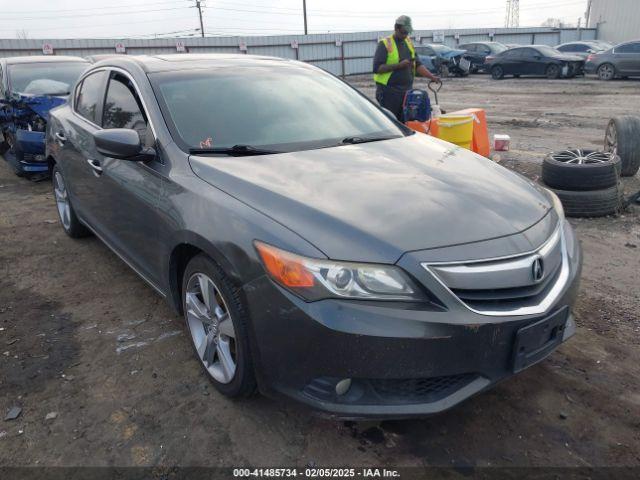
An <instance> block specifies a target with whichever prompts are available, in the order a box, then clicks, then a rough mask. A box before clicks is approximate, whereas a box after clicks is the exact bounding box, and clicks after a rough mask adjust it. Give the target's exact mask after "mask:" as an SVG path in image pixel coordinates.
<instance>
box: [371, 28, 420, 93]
mask: <svg viewBox="0 0 640 480" xmlns="http://www.w3.org/2000/svg"><path fill="white" fill-rule="evenodd" d="M380 41H381V42H383V43H384V46H385V47H386V48H387V65H394V64H396V63H399V62H400V54H399V53H398V46H397V45H396V41H395V39H394V38H393V35H389V36H388V37H385V38H383V39H382V40H380ZM404 42H405V43H406V44H407V47H408V48H409V51H410V52H411V64H412V65H413V76H414V77H415V75H416V51H415V49H414V48H413V43H411V40H410V39H409V37H407V38H405V39H404ZM392 73H393V72H386V73H374V74H373V81H374V82H376V83H380V84H382V85H386V84H387V83H389V78H390V77H391V74H392Z"/></svg>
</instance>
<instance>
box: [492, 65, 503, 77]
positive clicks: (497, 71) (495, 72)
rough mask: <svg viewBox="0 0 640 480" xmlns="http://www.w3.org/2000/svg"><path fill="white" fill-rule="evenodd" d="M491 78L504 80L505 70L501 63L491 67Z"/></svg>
mask: <svg viewBox="0 0 640 480" xmlns="http://www.w3.org/2000/svg"><path fill="white" fill-rule="evenodd" d="M491 78H493V79H494V80H502V79H503V78H504V70H503V69H502V67H501V66H500V65H496V66H495V67H493V68H492V69H491Z"/></svg>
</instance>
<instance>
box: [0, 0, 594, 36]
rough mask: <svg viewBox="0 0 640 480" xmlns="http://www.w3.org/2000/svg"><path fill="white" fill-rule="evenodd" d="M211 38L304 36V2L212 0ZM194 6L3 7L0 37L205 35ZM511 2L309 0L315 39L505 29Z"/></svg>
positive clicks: (580, 12)
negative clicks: (401, 29)
mask: <svg viewBox="0 0 640 480" xmlns="http://www.w3.org/2000/svg"><path fill="white" fill-rule="evenodd" d="M202 3H203V5H204V6H205V7H204V8H203V16H204V24H205V32H206V34H207V35H276V34H290V33H291V34H293V33H304V31H303V20H302V0H240V1H239V2H236V1H234V0H220V1H217V0H206V1H203V2H202ZM586 4H587V0H556V1H553V0H520V26H540V24H541V23H542V22H544V21H545V20H546V19H548V18H559V19H562V20H563V21H564V22H569V23H573V24H576V23H577V21H578V18H579V17H582V16H584V11H585V8H586ZM194 6H195V1H193V0H129V1H125V0H113V2H111V1H109V2H107V1H104V0H103V1H94V0H27V1H23V2H18V1H16V0H0V7H2V8H0V38H16V37H24V36H26V37H27V38H107V37H108V38H133V37H143V38H153V37H154V36H156V35H158V36H189V35H194V34H196V35H199V32H196V31H195V29H196V28H198V27H199V22H198V14H197V10H196V9H195V8H194ZM505 10H506V0H481V1H479V0H440V1H434V0H401V1H394V2H389V1H381V0H348V1H346V0H307V15H308V25H309V33H326V32H348V31H367V30H389V29H391V28H392V27H393V20H394V19H395V17H397V16H398V15H401V14H407V15H410V16H411V17H412V18H413V25H414V28H416V29H443V28H465V27H471V28H472V27H502V26H504V17H505Z"/></svg>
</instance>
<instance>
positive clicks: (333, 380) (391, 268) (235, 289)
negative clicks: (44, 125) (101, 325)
mask: <svg viewBox="0 0 640 480" xmlns="http://www.w3.org/2000/svg"><path fill="white" fill-rule="evenodd" d="M47 155H48V159H49V161H50V162H51V164H52V165H53V186H54V193H55V199H56V205H57V209H58V212H59V214H60V221H61V224H62V227H63V228H64V230H65V231H66V232H67V233H68V234H69V235H70V236H71V237H81V236H82V235H86V234H88V233H90V232H93V233H95V234H96V235H97V236H98V237H99V238H101V239H102V240H103V241H104V242H105V243H106V244H107V245H108V246H109V247H110V248H112V249H113V250H114V251H115V252H116V253H117V254H118V255H119V256H120V257H121V258H122V259H123V260H124V261H125V262H126V263H128V264H129V265H130V266H131V268H133V269H134V270H135V271H136V272H138V274H139V275H140V276H141V277H142V278H143V279H144V280H146V281H147V282H148V283H149V284H150V285H152V286H153V288H155V289H156V290H157V291H158V293H159V294H160V295H162V296H163V297H166V299H167V301H168V302H169V303H170V304H171V305H172V306H173V307H174V308H175V310H176V311H177V312H179V313H180V314H181V315H182V316H183V317H184V321H185V324H186V329H187V331H188V332H189V335H190V338H191V340H192V343H193V347H194V350H195V354H196V356H197V358H198V359H199V361H200V363H201V364H202V367H203V368H204V370H205V371H206V373H207V375H208V376H209V378H210V379H211V381H212V382H213V383H214V385H215V386H216V388H218V390H219V391H220V392H222V393H224V394H226V395H229V396H240V395H247V394H250V393H252V392H253V391H254V390H255V389H256V386H257V387H258V389H259V390H260V391H262V392H264V393H266V394H269V395H280V396H285V397H289V398H293V399H295V400H297V401H299V402H302V403H305V404H307V405H310V406H312V407H314V408H316V409H319V410H322V411H325V412H328V413H330V414H333V415H337V416H340V417H352V418H353V417H355V418H357V417H387V416H392V417H403V416H410V415H426V414H431V413H435V412H439V411H442V410H445V409H447V408H450V407H452V406H454V405H455V404H457V403H458V402H460V401H462V400H464V399H466V398H468V397H470V396H472V395H475V394H477V393H478V392H480V391H482V390H485V389H487V388H489V387H490V386H492V385H493V384H495V383H496V382H498V381H500V380H502V379H504V378H506V377H509V376H511V375H513V374H514V373H517V372H519V371H521V370H523V369H524V368H527V367H528V366H530V365H532V364H534V363H536V362H538V361H540V360H542V359H543V358H545V357H546V356H547V355H548V354H549V353H551V352H552V351H553V350H554V349H555V348H556V347H557V346H558V345H559V344H560V343H562V342H563V341H565V340H567V339H568V338H569V337H570V336H571V335H573V333H574V331H575V323H574V320H573V316H572V314H571V311H570V308H571V305H572V303H573V301H574V298H575V294H576V289H577V284H578V277H579V273H580V265H581V253H580V248H579V245H578V241H577V239H576V238H575V236H574V233H573V231H572V229H571V227H570V226H569V224H568V223H567V222H566V221H565V219H564V215H563V210H562V206H561V204H560V202H559V200H558V198H557V197H556V196H555V195H554V194H553V193H551V192H550V191H548V190H545V189H544V188H542V187H540V186H538V185H536V184H534V183H532V182H530V181H528V180H526V179H525V178H524V177H521V176H519V175H516V174H515V173H512V172H511V171H509V170H507V169H505V168H503V167H501V166H500V165H497V164H496V163H494V162H492V161H490V160H487V159H486V158H483V157H480V156H478V155H476V154H474V153H472V152H470V151H468V150H466V149H463V148H460V147H457V146H456V145H452V144H450V143H446V142H443V141H441V140H438V139H435V138H432V137H429V136H427V135H422V134H417V133H414V132H412V131H411V130H408V129H407V128H406V127H404V126H403V125H402V124H400V123H398V122H397V121H396V120H395V119H393V118H390V117H389V116H387V114H386V113H385V112H384V111H383V110H381V109H380V108H379V107H378V106H376V105H375V104H373V103H372V102H371V101H369V100H368V99H367V98H366V97H365V96H363V95H362V94H360V93H359V92H357V91H356V90H354V89H353V88H352V87H350V86H349V85H348V84H346V83H345V82H343V81H341V80H340V79H338V78H336V77H333V76H331V75H329V74H328V73H326V72H324V71H322V70H320V69H319V68H316V67H313V66H310V65H308V64H304V63H300V62H295V61H290V60H284V59H275V58H267V57H255V56H250V55H191V54H183V55H166V56H156V57H125V58H113V59H109V60H104V61H102V62H99V63H97V64H95V65H94V66H93V67H91V68H90V69H89V70H88V71H87V72H86V73H85V74H84V75H83V76H82V78H81V79H80V80H79V82H78V85H77V87H76V89H75V91H74V94H73V98H72V100H71V103H70V104H69V105H67V106H64V107H61V108H58V109H56V110H54V111H53V112H52V113H51V118H50V122H49V125H48V131H47ZM114 281H117V279H114Z"/></svg>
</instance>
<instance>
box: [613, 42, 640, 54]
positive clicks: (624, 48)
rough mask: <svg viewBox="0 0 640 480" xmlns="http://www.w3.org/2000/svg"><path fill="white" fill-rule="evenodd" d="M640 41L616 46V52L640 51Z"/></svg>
mask: <svg viewBox="0 0 640 480" xmlns="http://www.w3.org/2000/svg"><path fill="white" fill-rule="evenodd" d="M639 47H640V43H625V44H624V45H620V46H619V47H616V53H640V48H639Z"/></svg>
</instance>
